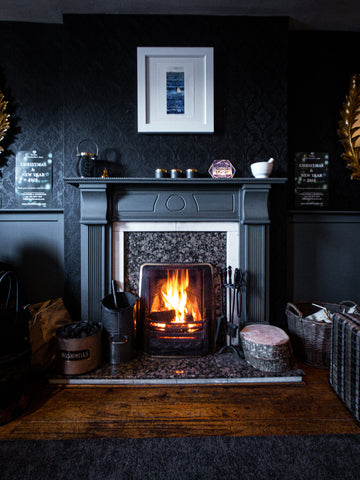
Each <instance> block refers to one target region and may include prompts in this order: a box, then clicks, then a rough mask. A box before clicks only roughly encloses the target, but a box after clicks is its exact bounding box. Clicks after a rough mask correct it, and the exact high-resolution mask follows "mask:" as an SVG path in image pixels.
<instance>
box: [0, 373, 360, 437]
mask: <svg viewBox="0 0 360 480" xmlns="http://www.w3.org/2000/svg"><path fill="white" fill-rule="evenodd" d="M301 368H303V370H304V371H305V373H306V375H305V377H304V382H303V383H302V384H287V385H284V384H281V385H202V386H198V385H197V386H150V387H144V386H70V387H69V386H66V387H65V386H56V385H46V384H35V386H34V391H33V392H32V399H31V402H30V404H29V406H28V407H27V409H26V411H25V412H24V413H23V414H22V415H21V416H20V417H18V418H17V419H15V420H13V421H12V422H9V423H7V424H6V425H3V426H1V427H0V440H4V439H14V440H19V439H74V438H146V437H174V436H209V435H222V436H223V435H229V436H248V435H250V436H251V435H306V434H344V433H360V425H359V424H358V422H357V421H356V420H355V418H354V417H353V415H352V414H351V413H350V412H349V410H348V409H347V408H346V406H345V405H344V404H343V403H342V401H341V400H340V399H339V397H338V396H337V395H336V393H335V392H334V391H333V389H332V387H331V386H330V383H329V371H328V370H321V369H315V368H312V367H308V366H305V365H301Z"/></svg>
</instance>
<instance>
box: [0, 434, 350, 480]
mask: <svg viewBox="0 0 360 480" xmlns="http://www.w3.org/2000/svg"><path fill="white" fill-rule="evenodd" d="M0 452H1V461H0V468H1V470H0V478H1V479H2V480H18V479H19V480H20V479H21V480H30V479H31V480H40V479H41V480H47V479H51V480H55V479H66V480H69V479H71V480H113V479H114V480H115V479H116V480H128V479H129V480H165V479H166V480H167V479H169V480H195V479H196V480H202V479H204V480H205V479H206V480H218V479H220V480H232V479H234V480H235V479H236V480H237V479H241V480H250V479H251V480H288V479H289V480H290V479H291V480H338V479H344V480H358V479H359V478H360V435H308V436H276V437H206V438H185V437H184V438H157V439H140V440H136V439H113V440H109V439H95V440H58V441H56V440H55V441H2V442H0Z"/></svg>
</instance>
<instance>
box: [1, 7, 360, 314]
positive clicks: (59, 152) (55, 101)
mask: <svg viewBox="0 0 360 480" xmlns="http://www.w3.org/2000/svg"><path fill="white" fill-rule="evenodd" d="M358 40H359V34H357V33H355V34H345V33H334V32H328V33H324V32H321V33H320V32H288V29H287V19H284V18H267V19H264V18H248V17H234V18H231V17H196V16H195V17H192V16H186V17H181V16H175V17H172V16H109V15H108V16H97V15H93V16H81V15H80V16H79V15H68V16H65V18H64V25H41V24H26V23H9V22H1V23H0V44H1V45H2V52H1V57H0V89H1V90H2V91H4V93H5V95H6V97H7V99H8V100H9V108H8V109H9V111H10V113H11V115H12V116H11V128H10V131H9V132H8V134H7V135H6V137H5V140H4V141H3V142H2V145H3V146H4V147H5V152H4V153H3V154H1V156H0V199H1V202H0V208H2V209H12V208H14V206H15V197H14V177H15V175H14V154H15V153H16V151H18V150H21V149H30V148H35V147H38V148H39V147H42V146H43V147H45V148H48V149H50V150H52V151H53V152H54V155H55V161H54V194H53V199H52V201H51V205H49V206H50V207H51V208H55V209H58V208H60V209H61V208H64V209H65V280H66V290H65V293H66V299H67V302H68V305H69V306H70V307H71V309H72V310H73V311H74V312H76V311H78V309H79V300H78V299H79V284H80V283H79V282H80V275H79V257H80V246H79V224H78V209H79V196H78V192H77V190H76V189H75V188H73V187H71V186H67V187H66V188H65V190H64V185H63V182H62V178H63V176H64V175H65V176H70V175H75V174H76V162H77V158H76V146H77V144H78V142H79V141H80V140H82V139H83V138H87V137H89V138H91V139H93V140H94V141H96V142H97V144H98V145H99V148H100V157H101V159H102V160H104V161H107V162H108V163H109V166H110V173H111V174H113V175H121V176H149V177H151V176H152V175H153V171H154V169H155V168H156V167H159V166H161V167H165V168H174V167H179V168H182V167H188V166H193V167H195V168H198V169H199V171H200V172H201V173H202V174H206V172H207V169H208V167H209V165H210V164H211V162H212V160H213V159H215V158H219V157H223V158H229V159H230V160H231V161H232V162H233V163H234V165H235V167H236V169H237V175H238V176H250V171H249V164H250V163H251V162H252V161H254V160H263V159H267V158H268V157H269V156H273V157H274V158H275V159H276V164H275V169H274V173H273V174H274V175H275V176H288V175H289V195H287V194H286V192H285V189H283V188H274V189H273V191H272V193H271V218H272V222H273V223H272V230H271V268H272V272H273V273H272V279H271V298H272V300H271V302H272V311H273V316H274V318H275V319H276V318H277V317H278V316H279V315H281V314H282V312H283V304H284V302H285V301H286V299H287V286H286V279H287V273H288V271H289V269H290V274H292V270H291V269H292V261H290V262H287V257H286V230H287V211H288V208H289V207H290V208H291V207H292V199H291V191H292V165H293V161H292V160H293V153H294V152H296V151H304V150H305V151H306V150H310V151H318V150H322V151H329V153H330V159H331V165H330V179H331V180H330V188H331V190H330V206H329V208H332V209H334V210H350V211H351V210H356V209H358V205H357V203H358V198H359V186H360V184H359V183H358V181H351V180H350V172H349V171H348V170H346V168H345V164H344V162H343V160H342V159H341V158H340V155H341V153H342V150H341V146H340V145H339V142H338V138H337V135H336V129H337V122H338V120H339V109H340V108H341V103H342V101H343V100H344V97H345V95H346V93H347V90H348V83H349V77H350V74H351V73H353V72H354V71H358V60H357V57H358V56H357V52H356V51H355V48H356V45H357V43H358ZM169 45H172V46H213V47H214V58H215V133H214V134H211V135H210V134H204V135H192V134H189V135H172V134H167V135H157V134H149V135H146V134H138V133H137V131H136V130H137V128H136V110H137V105H136V47H137V46H169ZM29 242H30V243H31V242H32V239H31V238H29Z"/></svg>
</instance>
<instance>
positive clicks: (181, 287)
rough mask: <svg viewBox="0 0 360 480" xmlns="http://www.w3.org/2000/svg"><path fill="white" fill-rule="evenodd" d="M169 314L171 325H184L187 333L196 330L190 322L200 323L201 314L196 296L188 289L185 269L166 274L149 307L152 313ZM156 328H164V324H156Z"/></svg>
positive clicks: (187, 273)
mask: <svg viewBox="0 0 360 480" xmlns="http://www.w3.org/2000/svg"><path fill="white" fill-rule="evenodd" d="M166 311H168V312H170V313H171V315H172V316H169V318H171V323H176V324H186V326H187V328H188V331H189V332H190V331H192V329H194V328H195V329H196V328H197V327H198V325H195V324H194V323H192V322H199V321H201V313H200V309H199V306H198V302H197V299H196V296H195V295H193V294H192V293H191V291H190V289H189V271H188V270H187V269H178V270H174V271H173V272H172V273H171V274H170V271H168V273H167V279H164V280H163V281H162V282H161V284H160V285H159V293H158V294H157V295H155V298H154V301H153V303H152V305H151V313H152V312H166ZM156 326H157V327H158V328H164V329H165V328H166V324H165V323H164V324H163V323H157V324H156Z"/></svg>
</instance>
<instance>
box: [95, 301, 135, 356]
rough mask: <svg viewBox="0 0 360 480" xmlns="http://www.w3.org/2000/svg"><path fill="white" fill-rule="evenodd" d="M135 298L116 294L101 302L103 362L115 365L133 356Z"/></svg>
mask: <svg viewBox="0 0 360 480" xmlns="http://www.w3.org/2000/svg"><path fill="white" fill-rule="evenodd" d="M136 301H137V298H136V297H135V296H134V295H132V294H131V293H129V292H116V303H117V306H116V307H115V302H114V297H113V295H107V296H106V297H104V298H103V299H102V301H101V308H102V326H103V342H104V343H103V351H104V357H105V358H104V360H105V361H106V362H109V363H111V364H112V365H116V364H119V363H123V362H126V361H127V360H130V359H131V358H132V357H133V356H134V355H135V351H136V348H135V322H134V307H135V304H136Z"/></svg>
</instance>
